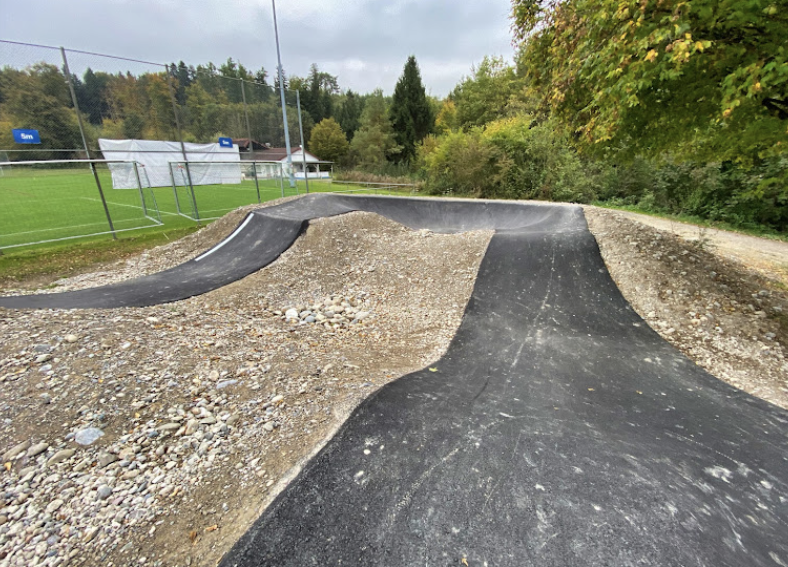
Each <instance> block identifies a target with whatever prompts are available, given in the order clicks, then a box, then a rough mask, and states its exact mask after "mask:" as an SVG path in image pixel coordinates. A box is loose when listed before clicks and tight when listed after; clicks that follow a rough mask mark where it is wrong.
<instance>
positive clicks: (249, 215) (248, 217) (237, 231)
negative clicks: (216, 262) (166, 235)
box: [194, 213, 254, 262]
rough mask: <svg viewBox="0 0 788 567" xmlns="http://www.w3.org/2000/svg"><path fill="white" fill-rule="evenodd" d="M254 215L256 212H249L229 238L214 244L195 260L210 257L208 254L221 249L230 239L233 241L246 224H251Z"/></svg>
mask: <svg viewBox="0 0 788 567" xmlns="http://www.w3.org/2000/svg"><path fill="white" fill-rule="evenodd" d="M253 216H254V214H253V213H249V214H248V215H246V219H245V220H244V222H242V223H241V225H240V226H239V227H238V228H236V229H235V230H234V231H233V232H232V234H230V236H228V237H227V238H225V239H224V240H222V241H221V242H220V243H219V244H217V245H216V246H214V247H213V248H211V249H210V250H208V251H207V252H206V253H205V254H202V255H201V256H197V258H195V259H194V261H195V262H199V261H200V260H202V259H203V258H207V257H208V256H210V255H211V254H213V253H214V252H216V251H217V250H219V249H220V248H221V247H222V246H224V245H225V244H227V243H228V242H230V241H231V240H232V239H233V238H235V237H236V236H238V234H239V233H240V232H241V231H242V230H243V229H244V228H246V225H247V224H249V222H250V221H251V220H252V217H253Z"/></svg>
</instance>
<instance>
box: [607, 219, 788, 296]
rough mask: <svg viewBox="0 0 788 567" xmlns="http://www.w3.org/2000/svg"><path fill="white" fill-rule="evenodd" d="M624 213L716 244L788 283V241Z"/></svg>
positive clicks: (721, 250)
mask: <svg viewBox="0 0 788 567" xmlns="http://www.w3.org/2000/svg"><path fill="white" fill-rule="evenodd" d="M620 214H621V215H622V216H623V217H626V218H629V219H632V220H635V221H637V222H639V223H641V224H645V225H648V226H651V227H654V228H657V229H659V230H662V231H665V232H670V233H673V234H675V235H677V236H680V237H681V238H683V239H684V240H687V241H689V242H695V243H699V244H702V245H703V246H704V247H707V248H713V249H714V250H715V251H716V253H717V254H718V255H720V256H722V257H723V258H727V259H729V260H735V261H737V262H738V263H740V264H742V265H743V266H746V267H748V268H750V269H755V270H757V271H759V272H760V273H761V274H762V275H764V276H766V277H767V278H771V279H775V280H778V281H781V282H782V283H783V284H786V285H788V242H783V241H780V240H770V239H768V238H758V237H756V236H748V235H746V234H740V233H738V232H730V231H728V230H718V229H716V228H706V227H700V226H696V225H692V224H687V223H682V222H677V221H673V220H669V219H661V218H657V217H651V216H648V215H641V214H638V213H630V212H624V211H621V212H620Z"/></svg>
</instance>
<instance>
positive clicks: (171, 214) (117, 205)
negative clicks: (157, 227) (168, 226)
mask: <svg viewBox="0 0 788 567" xmlns="http://www.w3.org/2000/svg"><path fill="white" fill-rule="evenodd" d="M80 199H84V200H85V201H93V202H94V203H100V202H101V199H94V198H93V197H80ZM107 204H108V205H115V206H116V207H129V208H130V209H139V210H141V211H142V210H143V208H142V207H138V206H137V205H127V204H126V203H115V202H113V201H107ZM159 213H160V214H162V215H170V216H171V217H177V216H178V214H177V213H168V212H167V211H161V210H160V211H159Z"/></svg>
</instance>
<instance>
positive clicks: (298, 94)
mask: <svg viewBox="0 0 788 567" xmlns="http://www.w3.org/2000/svg"><path fill="white" fill-rule="evenodd" d="M296 106H298V129H299V130H300V131H301V161H302V163H303V164H304V183H306V192H307V193H309V172H308V171H307V169H306V144H305V143H304V124H303V122H301V91H296Z"/></svg>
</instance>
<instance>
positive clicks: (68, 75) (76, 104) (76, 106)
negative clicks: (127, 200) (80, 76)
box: [60, 46, 118, 240]
mask: <svg viewBox="0 0 788 567" xmlns="http://www.w3.org/2000/svg"><path fill="white" fill-rule="evenodd" d="M60 55H61V56H62V57H63V71H64V72H65V74H66V82H67V83H68V90H69V92H70V93H71V102H72V103H73V104H74V111H75V112H76V113H77V123H78V124H79V133H80V135H81V136H82V145H83V147H84V148H85V155H86V156H87V158H88V160H92V158H91V155H90V148H89V147H88V139H87V138H86V137H85V125H84V124H82V113H81V112H80V111H79V102H78V101H77V93H76V91H74V81H72V80H71V71H70V70H69V68H68V58H67V57H66V50H65V49H64V48H63V47H62V46H61V48H60ZM90 171H91V172H92V173H93V179H94V180H95V181H96V187H97V188H98V192H99V196H100V197H101V204H102V205H104V214H105V215H107V222H108V223H109V230H110V232H112V238H113V239H114V240H117V239H118V235H117V234H115V227H114V226H113V224H112V216H111V215H110V214H109V207H107V200H106V199H105V198H104V190H103V189H102V188H101V181H100V180H99V176H98V172H97V171H96V166H95V164H94V163H93V162H92V161H90Z"/></svg>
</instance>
